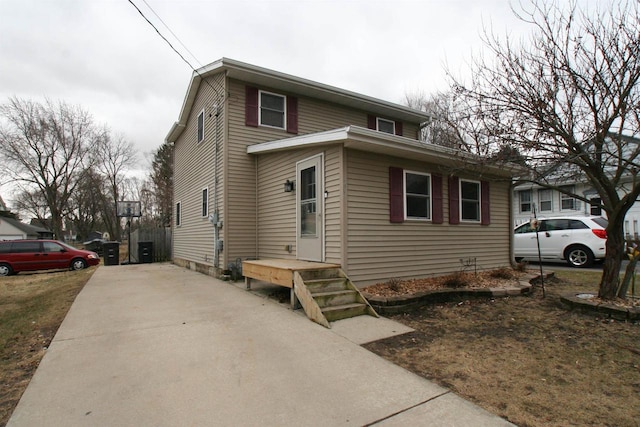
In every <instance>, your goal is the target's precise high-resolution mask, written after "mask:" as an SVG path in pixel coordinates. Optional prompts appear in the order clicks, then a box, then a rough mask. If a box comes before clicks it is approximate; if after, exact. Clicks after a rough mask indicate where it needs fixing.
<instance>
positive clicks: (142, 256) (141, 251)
mask: <svg viewBox="0 0 640 427" xmlns="http://www.w3.org/2000/svg"><path fill="white" fill-rule="evenodd" d="M138 262H140V263H141V264H148V263H151V262H153V242H138Z"/></svg>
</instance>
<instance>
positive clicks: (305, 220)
mask: <svg viewBox="0 0 640 427" xmlns="http://www.w3.org/2000/svg"><path fill="white" fill-rule="evenodd" d="M300 181H301V182H300V235H301V237H306V236H309V237H311V236H313V237H315V236H316V235H317V222H316V206H317V203H316V167H315V166H312V167H310V168H306V169H303V170H302V171H300Z"/></svg>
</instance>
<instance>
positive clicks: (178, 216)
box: [176, 202, 182, 227]
mask: <svg viewBox="0 0 640 427" xmlns="http://www.w3.org/2000/svg"><path fill="white" fill-rule="evenodd" d="M181 211H182V203H180V202H178V203H176V227H179V226H180V224H181V221H182V216H181V213H182V212H181Z"/></svg>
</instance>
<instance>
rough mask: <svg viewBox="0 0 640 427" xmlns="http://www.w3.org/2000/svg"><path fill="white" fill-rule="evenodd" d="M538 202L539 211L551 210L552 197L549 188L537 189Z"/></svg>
mask: <svg viewBox="0 0 640 427" xmlns="http://www.w3.org/2000/svg"><path fill="white" fill-rule="evenodd" d="M538 202H539V204H540V212H551V211H552V210H553V199H552V197H551V190H550V189H548V188H547V189H545V190H538Z"/></svg>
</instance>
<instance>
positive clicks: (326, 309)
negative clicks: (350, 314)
mask: <svg viewBox="0 0 640 427" xmlns="http://www.w3.org/2000/svg"><path fill="white" fill-rule="evenodd" d="M365 306H366V304H363V303H359V302H354V303H351V304H343V305H333V306H329V307H324V308H322V309H321V310H322V312H323V313H326V312H330V311H340V310H347V309H350V308H359V307H365Z"/></svg>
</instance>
